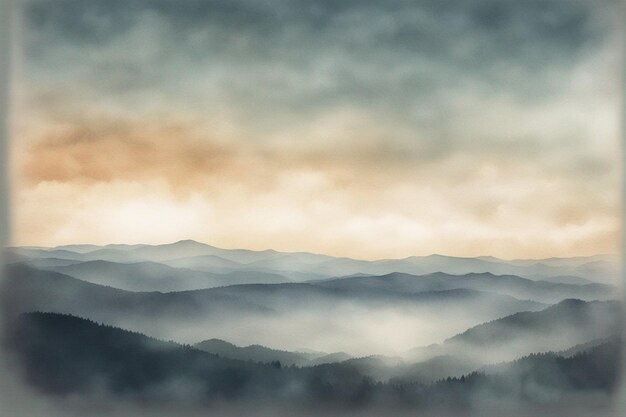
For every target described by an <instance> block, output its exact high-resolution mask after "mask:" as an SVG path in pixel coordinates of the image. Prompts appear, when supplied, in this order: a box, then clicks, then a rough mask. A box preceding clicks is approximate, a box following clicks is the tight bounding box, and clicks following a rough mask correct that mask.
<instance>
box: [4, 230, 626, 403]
mask: <svg viewBox="0 0 626 417" xmlns="http://www.w3.org/2000/svg"><path fill="white" fill-rule="evenodd" d="M7 258H8V262H9V265H8V266H7V268H6V269H5V276H6V279H5V280H4V282H3V284H2V288H1V294H0V295H1V297H2V300H1V301H2V308H3V310H4V314H5V317H6V318H7V321H6V323H7V326H6V330H7V333H6V334H5V335H4V336H5V339H4V340H5V341H6V342H7V343H8V345H9V346H10V347H11V348H12V349H13V350H14V353H15V354H16V355H17V357H18V358H21V361H20V362H21V367H22V369H23V371H24V375H25V377H26V379H27V380H28V381H29V383H30V384H31V385H32V386H33V387H35V388H37V389H39V390H41V391H42V392H45V393H48V394H50V395H61V396H68V395H71V396H79V397H84V398H101V399H102V398H104V399H124V400H130V401H138V402H143V403H150V404H159V403H162V402H173V403H177V402H180V401H184V402H186V403H190V404H191V403H193V404H202V405H203V406H211V405H215V404H218V403H220V404H223V403H229V402H230V403H237V402H245V403H249V404H255V405H256V404H261V403H263V402H266V401H269V402H271V404H273V405H277V404H282V405H284V406H288V407H289V408H290V409H294V410H296V409H299V407H302V408H303V409H308V410H310V409H312V408H314V407H320V406H323V407H327V408H328V410H345V409H349V408H354V407H357V408H358V407H361V408H362V409H364V408H365V407H367V408H368V409H375V408H376V407H380V409H381V410H385V412H389V410H392V411H393V410H401V409H404V410H420V409H431V410H443V409H448V408H452V409H467V407H471V406H472V404H474V402H476V401H478V402H480V403H481V404H482V403H484V402H486V403H490V404H499V405H500V406H502V405H504V406H511V405H515V407H517V406H521V405H524V406H531V407H537V406H549V407H553V408H552V409H558V410H559V411H563V410H566V409H568V408H572V407H573V408H572V409H575V407H576V406H577V405H578V404H584V405H585V406H587V407H589V405H590V404H593V405H594V407H596V409H597V407H600V406H602V404H608V403H610V399H611V398H612V397H611V395H612V392H613V390H614V387H615V384H616V380H617V376H618V375H617V370H616V369H617V366H616V363H617V361H618V353H619V350H620V349H621V342H620V340H619V338H618V337H617V336H618V335H619V334H620V326H621V323H620V309H621V307H620V305H619V303H618V302H617V301H615V300H614V299H615V298H616V295H617V292H616V288H615V286H613V285H609V284H610V283H614V282H615V281H614V280H615V276H616V275H615V272H616V270H617V269H616V263H615V260H614V259H613V258H611V257H609V256H594V257H586V258H551V259H544V260H502V259H498V258H493V257H478V258H455V257H447V256H442V255H431V256H422V257H409V258H405V259H386V260H377V261H366V260H357V259H349V258H335V257H331V256H327V255H318V254H311V253H305V252H299V253H283V252H278V251H274V250H264V251H252V250H241V249H221V248H216V247H213V246H209V245H205V244H202V243H199V242H195V241H191V240H185V241H180V242H176V243H172V244H167V245H106V246H97V245H67V246H62V247H57V248H43V247H28V248H11V249H9V250H8V252H7ZM99 323H102V324H99ZM122 329H126V330H122ZM164 340H170V341H169V342H165V341H164ZM198 341H201V342H198ZM412 347H413V348H412ZM328 352H330V353H328Z"/></svg>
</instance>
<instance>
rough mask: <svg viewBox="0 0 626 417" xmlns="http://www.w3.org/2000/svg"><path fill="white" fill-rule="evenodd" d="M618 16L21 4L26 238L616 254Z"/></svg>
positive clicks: (572, 10)
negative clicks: (181, 240)
mask: <svg viewBox="0 0 626 417" xmlns="http://www.w3.org/2000/svg"><path fill="white" fill-rule="evenodd" d="M617 7H618V1H617V0H598V1H593V2H590V1H583V0H581V1H576V0H562V1H561V0H541V1H534V0H530V1H523V2H521V1H519V0H497V1H496V0H474V1H466V0H419V1H405V0H387V1H384V2H383V1H369V0H342V1H336V0H318V1H309V0H289V1H287V0H205V1H197V0H186V1H163V0H146V1H132V2H128V1H121V0H73V1H70V0H57V1H30V2H25V7H24V10H23V14H22V15H23V24H22V27H21V30H20V32H19V33H18V39H19V45H18V46H19V48H18V60H17V61H18V62H17V65H16V68H17V71H15V72H16V76H15V82H14V89H13V90H14V92H13V94H14V107H13V108H14V111H13V115H14V116H13V119H12V120H13V123H12V125H13V130H12V131H13V138H14V140H13V143H12V155H13V158H12V165H13V180H12V186H13V187H12V196H13V198H12V211H13V216H12V222H13V225H12V227H13V244H15V245H36V246H39V245H42V246H53V245H61V244H70V243H96V244H107V243H165V242H172V241H176V240H180V239H195V240H199V241H202V242H206V243H209V244H212V245H215V246H221V247H226V248H250V249H267V248H273V249H277V250H284V251H311V252H318V253H327V254H331V255H337V256H350V257H354V258H362V259H378V258H402V257H406V256H412V255H427V254H431V253H442V254H447V255H456V256H479V255H493V256H498V257H503V258H544V257H551V256H583V255H591V254H598V253H615V252H617V250H618V242H619V236H620V228H621V215H620V195H619V189H620V175H621V173H620V171H621V163H620V155H621V149H620V142H619V137H620V136H619V133H620V132H619V127H620V118H619V117H620V94H621V84H620V76H619V75H620V68H619V63H620V62H621V58H620V47H619V32H618V23H619V15H618V13H617Z"/></svg>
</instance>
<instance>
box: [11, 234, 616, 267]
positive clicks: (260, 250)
mask: <svg viewBox="0 0 626 417" xmlns="http://www.w3.org/2000/svg"><path fill="white" fill-rule="evenodd" d="M183 242H193V243H197V244H201V245H205V246H210V247H212V248H216V249H222V250H246V251H251V252H277V253H285V254H298V253H306V254H312V255H321V256H328V257H331V258H336V259H351V260H357V261H368V262H375V261H386V260H395V261H398V260H405V259H409V258H413V257H418V258H427V257H433V256H441V257H447V258H458V259H480V258H493V259H498V260H501V261H538V262H539V261H544V260H549V259H580V258H596V257H617V256H619V254H617V253H595V254H592V255H576V256H548V257H545V258H524V257H516V258H505V257H500V256H494V255H477V256H464V255H452V254H444V253H435V252H433V253H429V254H422V255H419V254H416V255H409V256H404V257H401V258H355V257H351V256H341V255H332V254H330V253H322V252H315V251H307V250H279V249H274V248H271V247H270V248H266V249H251V248H246V247H224V246H217V245H213V244H211V243H206V242H202V241H199V240H196V239H179V240H176V241H167V242H162V243H105V244H97V243H68V244H62V245H54V246H45V245H8V246H7V247H6V248H8V249H11V248H21V249H64V248H67V247H68V246H96V247H99V248H105V247H107V246H153V247H154V246H167V245H175V244H177V243H183ZM96 250H97V249H96ZM70 251H71V250H70Z"/></svg>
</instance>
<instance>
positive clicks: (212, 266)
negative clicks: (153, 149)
mask: <svg viewBox="0 0 626 417" xmlns="http://www.w3.org/2000/svg"><path fill="white" fill-rule="evenodd" d="M9 251H10V253H11V254H12V255H13V256H21V257H26V258H30V259H42V258H55V259H62V260H66V261H67V260H71V261H80V262H85V261H94V260H103V261H110V262H117V263H138V262H158V263H164V264H167V265H170V266H174V267H181V268H187V269H196V270H200V271H204V272H215V273H224V272H232V271H242V270H243V271H254V272H267V273H273V274H278V275H281V276H285V277H287V278H289V279H290V280H307V279H323V278H331V277H338V276H348V275H353V274H366V275H385V274H390V273H394V272H401V273H407V274H413V275H427V274H432V273H436V272H444V273H448V274H452V275H464V274H469V273H485V272H489V273H492V274H496V275H517V276H522V277H524V278H530V279H542V280H547V281H555V282H559V283H571V284H580V283H582V282H585V283H586V281H587V280H591V281H595V282H598V283H609V284H612V283H616V282H617V280H618V277H619V265H618V262H617V260H616V259H615V258H613V257H611V256H592V257H580V258H549V259H541V260H503V259H498V258H494V257H477V258H462V257H451V256H444V255H429V256H412V257H408V258H404V259H383V260H376V261H365V260H357V259H350V258H336V257H332V256H328V255H319V254H312V253H306V252H297V253H287V252H278V251H274V250H263V251H252V250H244V249H222V248H217V247H214V246H210V245H206V244H203V243H199V242H195V241H192V240H183V241H179V242H175V243H171V244H164V245H106V246H95V245H69V246H61V247H57V248H11V249H10V250H9ZM40 266H41V265H40Z"/></svg>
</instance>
